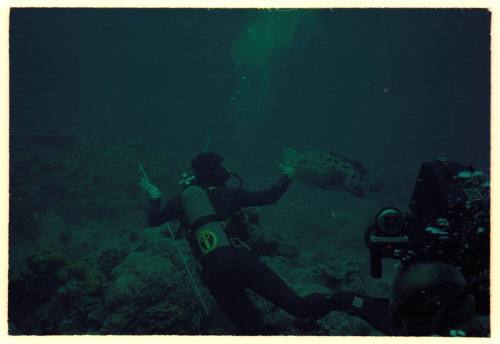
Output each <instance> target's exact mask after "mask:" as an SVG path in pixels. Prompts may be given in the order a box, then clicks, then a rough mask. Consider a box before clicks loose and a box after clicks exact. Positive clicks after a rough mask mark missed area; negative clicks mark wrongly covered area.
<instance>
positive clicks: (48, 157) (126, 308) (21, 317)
mask: <svg viewBox="0 0 500 344" xmlns="http://www.w3.org/2000/svg"><path fill="white" fill-rule="evenodd" d="M35 138H36V140H35ZM35 138H34V137H30V139H26V138H24V139H22V140H21V139H18V141H16V142H14V144H13V145H12V147H13V149H14V150H17V151H18V154H13V155H12V171H11V172H12V178H11V190H12V191H11V194H12V197H11V208H12V212H11V217H12V221H11V222H10V227H9V230H10V233H11V234H12V233H15V235H14V236H11V240H10V258H9V259H10V266H9V332H10V333H11V334H13V335H19V334H37V335H45V334H228V333H233V332H234V329H232V327H231V326H230V325H228V323H227V322H226V321H225V319H224V317H223V316H222V315H221V314H220V311H219V310H218V308H217V306H216V305H215V303H214V301H213V299H212V297H211V295H210V293H209V292H208V290H207V289H206V288H205V287H204V286H203V284H202V283H201V281H200V275H199V270H200V269H199V266H198V263H197V262H196V261H195V259H194V258H193V256H192V254H191V252H190V249H189V247H188V245H187V243H186V241H185V240H184V239H182V238H180V240H177V241H176V240H174V239H173V238H171V236H170V230H169V229H168V228H166V227H159V228H147V227H146V224H145V222H146V220H145V215H146V209H147V199H146V197H144V195H142V194H141V192H140V189H139V188H137V185H136V183H137V180H136V177H137V175H136V174H135V171H136V166H137V163H139V162H142V163H143V164H144V165H145V166H146V167H147V168H148V171H151V172H150V177H151V178H152V179H153V180H155V181H158V186H159V187H160V189H162V190H176V188H177V187H178V186H177V184H176V182H177V180H176V175H177V174H180V172H181V171H182V167H183V166H185V165H187V163H188V162H187V161H185V158H180V157H176V156H174V155H165V154H163V155H160V154H155V153H153V152H151V151H149V150H148V149H147V148H146V147H144V146H143V145H141V144H140V142H131V143H130V144H126V145H123V146H119V147H118V146H109V147H107V148H106V149H97V148H96V147H92V145H90V144H88V143H85V142H82V141H81V140H78V139H69V138H68V137H66V138H64V140H65V142H66V144H65V145H64V146H61V145H58V144H55V143H54V141H53V140H55V142H59V141H58V140H62V139H63V138H61V137H57V138H51V137H38V136H36V137H35ZM42 138H43V140H42ZM30 140H35V141H30ZM167 166H168V169H167V168H166V167H167ZM42 171H43V173H44V178H40V177H39V175H38V174H37V173H41V172H42ZM124 171H125V172H126V173H123V172H124ZM176 173H177V174H176ZM301 202H302V201H301V200H288V201H284V203H283V204H281V205H279V206H278V205H277V206H275V207H272V208H262V209H260V208H251V209H246V210H245V211H244V212H243V214H242V218H241V219H240V220H242V221H245V222H246V223H247V224H248V233H247V234H245V235H247V236H248V238H247V239H248V243H249V245H250V246H251V247H252V248H253V250H254V251H255V252H256V253H257V254H258V255H259V256H261V259H262V260H263V261H264V262H266V263H267V264H268V265H269V266H270V267H271V268H272V269H274V270H275V271H276V272H277V273H278V274H279V275H280V276H282V277H283V279H284V280H285V281H287V282H288V283H289V284H290V285H291V286H292V287H293V288H294V289H295V290H296V291H297V292H298V293H299V294H301V295H303V294H307V293H311V292H326V293H328V292H331V291H334V290H339V289H353V290H356V291H360V292H367V293H369V294H379V295H385V294H386V292H387V289H388V283H387V281H384V280H380V281H376V282H374V281H371V280H369V279H368V277H367V276H368V274H367V267H366V265H367V263H366V262H367V260H366V256H365V255H363V254H360V252H364V248H363V247H362V241H361V240H360V238H361V233H360V232H359V230H357V228H360V227H363V223H362V222H363V218H362V217H360V216H358V215H357V214H352V213H349V212H348V211H339V213H338V214H337V216H336V217H335V218H330V217H327V218H325V217H323V216H320V214H321V213H323V212H325V211H326V210H325V209H323V208H322V206H321V205H320V204H319V203H318V204H317V205H316V206H315V207H311V208H307V207H306V206H305V205H304V204H303V203H301ZM339 202H340V203H338V204H342V202H344V203H345V201H344V200H342V201H339ZM350 206H351V208H354V209H358V211H359V213H360V214H361V213H367V212H368V211H371V210H372V209H374V208H375V205H374V204H372V203H356V204H355V205H352V204H351V205H350ZM290 214H299V215H294V216H290ZM174 227H175V224H174ZM332 228H335V230H332ZM332 248H335V249H334V250H332ZM186 266H187V267H188V268H189V269H190V272H191V274H192V275H193V278H194V283H195V285H193V284H192V281H191V280H190V278H189V276H188V273H187V271H186V270H185V267H186ZM195 287H196V288H197V289H198V290H199V293H200V294H201V298H202V300H200V299H199V297H198V295H197V292H196V291H195V289H194V288H195ZM249 294H250V295H251V297H252V299H253V301H254V302H255V303H256V305H257V306H258V307H259V309H260V313H261V315H262V317H263V319H264V320H265V322H266V323H268V324H269V325H270V326H272V327H274V333H276V334H286V335H290V334H294V335H304V334H310V335H334V334H337V335H338V334H342V335H377V334H379V333H378V332H377V331H375V330H373V329H371V328H370V327H369V326H368V325H366V324H365V323H363V322H362V321H361V320H359V319H355V318H353V317H350V316H349V315H346V314H340V313H336V312H332V313H331V314H330V315H328V316H327V317H325V318H323V319H321V320H319V321H317V322H307V321H297V320H296V319H294V318H293V317H291V316H289V315H288V314H286V313H285V312H284V311H282V310H280V309H278V308H276V307H275V306H273V305H271V304H269V303H268V302H267V301H265V300H263V299H262V298H260V297H258V296H256V295H255V294H253V293H252V292H251V291H249ZM201 302H203V303H204V305H202V303H201ZM204 307H207V312H208V314H207V313H206V311H205V308H204Z"/></svg>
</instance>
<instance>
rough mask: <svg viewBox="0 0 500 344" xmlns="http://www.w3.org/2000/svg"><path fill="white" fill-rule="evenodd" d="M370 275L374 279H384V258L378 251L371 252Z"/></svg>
mask: <svg viewBox="0 0 500 344" xmlns="http://www.w3.org/2000/svg"><path fill="white" fill-rule="evenodd" d="M370 274H371V275H372V277H373V278H381V277H382V257H381V256H380V253H379V252H378V251H377V250H370Z"/></svg>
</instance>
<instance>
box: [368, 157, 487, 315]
mask: <svg viewBox="0 0 500 344" xmlns="http://www.w3.org/2000/svg"><path fill="white" fill-rule="evenodd" d="M489 194H490V186H489V182H488V181H487V179H486V176H485V175H484V174H483V173H482V172H480V171H475V170H474V168H473V167H472V166H464V165H461V164H459V163H456V162H452V161H448V160H447V159H444V158H440V159H437V160H436V161H434V162H423V163H422V164H421V166H420V171H419V174H418V177H417V181H416V184H415V187H414V190H413V195H412V197H411V201H410V205H409V209H408V211H407V212H405V213H403V212H402V211H400V210H399V209H397V208H394V207H388V208H383V209H381V210H380V211H379V212H378V213H377V215H376V217H375V221H374V224H373V225H371V226H370V227H368V228H367V230H366V232H365V243H366V245H367V247H368V249H369V250H370V267H371V275H372V277H374V278H380V277H382V259H386V258H392V259H397V260H399V261H400V269H401V271H405V270H406V269H407V268H408V267H409V266H411V265H413V264H415V263H418V262H423V261H439V262H443V263H446V264H450V265H452V266H455V267H457V268H458V269H459V270H460V272H461V273H462V274H463V275H464V277H465V278H466V279H467V280H468V281H472V280H473V279H475V278H479V276H485V275H488V274H489V258H490V246H489V243H490V239H489V236H490V220H489V214H490V196H489ZM483 279H484V278H483ZM488 289H489V286H483V290H482V292H481V295H477V297H476V299H477V301H478V302H479V303H484V302H487V301H488V300H489V294H488V293H489V290H488ZM478 306H480V305H478Z"/></svg>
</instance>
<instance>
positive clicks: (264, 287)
mask: <svg viewBox="0 0 500 344" xmlns="http://www.w3.org/2000/svg"><path fill="white" fill-rule="evenodd" d="M262 264H263V263H262ZM249 287H250V288H251V289H253V290H255V291H256V292H257V293H258V294H259V295H261V296H262V297H264V298H265V299H266V300H268V301H270V302H271V303H273V304H275V305H277V306H279V307H281V308H282V309H283V310H285V311H286V312H287V313H289V314H291V315H293V316H295V317H297V318H302V319H319V318H321V317H323V316H325V315H327V314H328V313H330V312H331V311H343V312H347V313H349V314H352V315H355V316H357V317H359V318H361V319H363V320H364V321H366V322H367V323H369V324H370V325H372V326H373V327H375V328H377V329H378V330H379V331H381V332H382V333H384V334H387V335H400V334H401V329H400V328H399V327H398V326H397V324H395V323H394V321H393V319H391V317H390V314H389V313H388V306H389V300H388V299H382V298H372V297H368V296H364V295H361V294H359V293H354V292H350V291H339V292H336V293H333V294H332V295H327V294H320V293H314V294H310V295H308V296H305V297H300V296H299V295H297V293H295V291H293V289H291V288H290V287H289V286H288V285H287V284H286V283H285V282H284V281H283V280H282V279H281V278H280V277H279V276H278V275H277V274H276V273H275V272H274V271H272V270H271V269H270V268H267V270H266V271H264V272H262V273H261V274H260V276H258V277H257V278H255V279H254V280H253V281H252V282H251V283H250V284H249Z"/></svg>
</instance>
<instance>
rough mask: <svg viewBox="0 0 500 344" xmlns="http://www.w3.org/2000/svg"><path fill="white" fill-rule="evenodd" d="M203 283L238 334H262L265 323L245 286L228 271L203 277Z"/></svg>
mask: <svg viewBox="0 0 500 344" xmlns="http://www.w3.org/2000/svg"><path fill="white" fill-rule="evenodd" d="M205 284H206V286H207V287H208V289H209V290H210V292H211V294H212V296H213V297H214V299H215V301H216V302H217V304H218V305H219V307H220V309H221V310H222V312H223V313H224V314H225V315H226V317H227V319H228V320H229V322H231V324H232V325H233V326H235V327H236V328H237V329H238V334H242V335H258V334H263V333H262V332H263V330H264V329H265V325H264V323H263V322H262V320H261V319H260V317H259V315H258V313H257V310H256V308H255V306H254V305H253V304H252V302H251V301H250V299H249V298H248V295H247V294H246V292H245V288H244V287H242V286H241V285H240V284H239V282H238V281H236V280H235V279H234V278H233V277H232V276H231V274H230V273H228V274H224V275H219V276H212V277H210V278H205Z"/></svg>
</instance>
